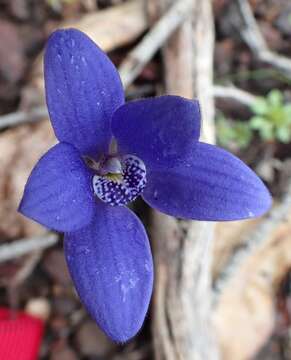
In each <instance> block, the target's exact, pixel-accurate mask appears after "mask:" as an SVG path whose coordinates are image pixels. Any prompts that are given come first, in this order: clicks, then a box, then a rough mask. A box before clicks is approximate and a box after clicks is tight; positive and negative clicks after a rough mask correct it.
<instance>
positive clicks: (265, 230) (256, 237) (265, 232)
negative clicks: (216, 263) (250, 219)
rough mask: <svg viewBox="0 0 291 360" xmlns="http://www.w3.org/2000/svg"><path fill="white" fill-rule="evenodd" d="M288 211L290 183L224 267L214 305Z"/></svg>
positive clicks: (217, 285) (290, 208) (290, 194)
mask: <svg viewBox="0 0 291 360" xmlns="http://www.w3.org/2000/svg"><path fill="white" fill-rule="evenodd" d="M290 210H291V182H290V184H289V185H288V188H287V191H286V193H285V196H284V199H283V200H282V202H281V203H280V204H279V205H277V206H276V207H273V208H272V210H271V211H270V213H269V215H268V216H266V217H265V219H264V220H263V221H262V222H261V223H259V225H258V226H257V227H256V229H255V230H254V231H252V232H251V234H249V235H247V238H246V239H245V241H244V242H243V245H242V246H241V247H240V248H238V249H237V250H236V251H235V252H234V254H233V255H232V257H231V258H230V259H229V261H228V263H227V264H226V265H225V267H224V269H223V271H222V272H221V274H220V275H219V277H218V279H217V280H216V282H215V284H214V304H216V303H217V300H218V298H219V296H220V294H221V293H223V290H224V289H225V288H226V287H227V285H228V284H229V282H230V280H231V279H233V277H234V276H235V275H236V272H237V270H238V269H239V268H240V266H241V264H242V263H243V262H244V261H245V260H246V259H247V258H248V257H249V256H250V255H251V254H253V253H254V251H255V250H257V249H258V248H260V247H261V246H262V245H263V244H264V243H265V242H266V241H267V240H268V239H269V238H270V234H271V233H272V232H273V231H274V230H275V229H276V228H277V227H278V226H279V225H280V224H281V223H283V222H284V221H286V219H287V216H288V214H289V213H290Z"/></svg>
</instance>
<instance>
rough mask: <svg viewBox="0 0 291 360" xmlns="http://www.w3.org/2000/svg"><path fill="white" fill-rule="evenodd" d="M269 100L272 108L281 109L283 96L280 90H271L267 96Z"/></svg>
mask: <svg viewBox="0 0 291 360" xmlns="http://www.w3.org/2000/svg"><path fill="white" fill-rule="evenodd" d="M267 99H268V103H269V104H270V105H271V106H275V107H281V106H282V105H283V94H282V92H281V91H280V90H277V89H275V90H271V91H270V92H269V94H268V96H267Z"/></svg>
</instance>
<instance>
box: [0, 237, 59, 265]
mask: <svg viewBox="0 0 291 360" xmlns="http://www.w3.org/2000/svg"><path fill="white" fill-rule="evenodd" d="M57 241H58V236H57V235H56V234H46V235H44V236H38V237H32V238H27V239H20V240H15V241H13V242H12V243H9V244H4V245H1V246H0V263H1V262H4V261H8V260H12V259H16V258H18V257H20V256H23V255H26V254H29V253H31V252H32V251H35V250H41V249H46V248H48V247H50V246H53V245H55V244H56V243H57Z"/></svg>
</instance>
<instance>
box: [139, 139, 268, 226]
mask: <svg viewBox="0 0 291 360" xmlns="http://www.w3.org/2000/svg"><path fill="white" fill-rule="evenodd" d="M143 198H144V200H145V201H146V202H147V203H148V204H149V205H150V206H152V207H154V208H156V209H157V210H159V211H161V212H164V213H166V214H169V215H172V216H175V217H180V218H184V219H193V220H206V221H227V220H239V219H246V218H252V217H256V216H260V215H262V214H263V213H265V212H266V211H267V210H268V209H269V208H270V206H271V203H272V200H271V196H270V194H269V192H268V190H267V189H266V187H265V185H264V184H263V182H262V181H261V180H260V178H259V177H258V176H257V175H256V174H255V173H254V172H253V171H252V170H251V169H250V168H249V167H248V166H246V165H245V164H244V163H243V162H242V161H241V160H239V159H238V158H237V157H235V156H233V155H232V154H230V153H229V152H227V151H225V150H223V149H220V148H219V147H216V146H214V145H209V144H205V143H198V144H195V147H194V148H193V150H192V156H191V158H190V159H189V160H187V161H186V162H184V163H183V164H180V165H179V166H178V167H175V168H174V169H170V170H168V171H167V170H164V171H151V170H150V169H148V172H147V186H146V189H145V190H144V192H143Z"/></svg>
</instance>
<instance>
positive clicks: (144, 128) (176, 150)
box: [112, 95, 200, 167]
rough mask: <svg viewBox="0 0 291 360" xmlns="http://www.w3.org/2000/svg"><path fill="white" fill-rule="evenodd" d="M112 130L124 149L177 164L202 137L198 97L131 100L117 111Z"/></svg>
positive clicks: (158, 163) (147, 161) (161, 163)
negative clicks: (191, 98) (192, 98)
mask: <svg viewBox="0 0 291 360" xmlns="http://www.w3.org/2000/svg"><path fill="white" fill-rule="evenodd" d="M112 132H113V135H114V136H115V137H116V139H117V142H118V146H119V149H120V150H121V152H123V153H125V154H133V155H136V156H138V157H139V158H141V159H142V160H143V161H144V162H145V164H146V165H150V166H152V167H153V166H155V167H159V166H167V167H173V166H174V165H175V164H177V163H178V162H179V161H180V160H181V159H183V158H184V157H185V156H186V155H187V153H188V151H189V149H190V148H191V147H192V143H193V141H194V140H197V139H198V138H199V133H200V108H199V104H198V101H196V100H187V99H184V98H182V97H178V96H169V95H168V96H161V97H157V98H150V99H143V100H137V101H131V102H128V103H126V104H125V105H123V106H121V107H120V108H119V109H118V110H117V111H116V112H115V113H114V115H113V119H112Z"/></svg>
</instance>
